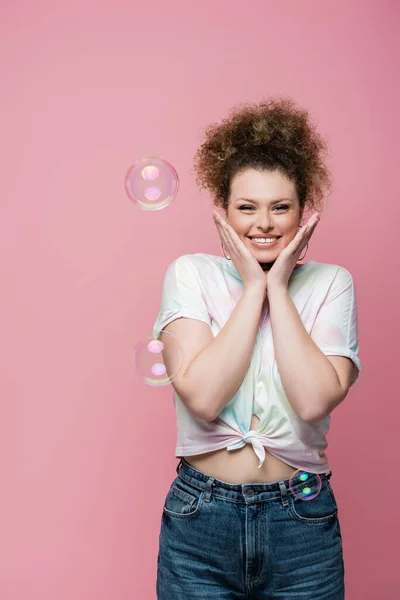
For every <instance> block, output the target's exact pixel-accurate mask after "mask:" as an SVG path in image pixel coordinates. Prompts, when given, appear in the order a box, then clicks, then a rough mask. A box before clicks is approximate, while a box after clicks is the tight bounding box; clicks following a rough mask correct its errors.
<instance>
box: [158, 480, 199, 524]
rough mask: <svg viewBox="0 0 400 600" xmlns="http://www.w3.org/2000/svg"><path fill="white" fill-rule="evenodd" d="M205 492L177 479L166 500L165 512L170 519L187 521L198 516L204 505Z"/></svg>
mask: <svg viewBox="0 0 400 600" xmlns="http://www.w3.org/2000/svg"><path fill="white" fill-rule="evenodd" d="M203 496H204V492H203V491H201V490H198V489H197V488H194V487H193V486H189V485H188V484H187V483H186V482H182V480H180V479H179V477H177V478H176V479H175V480H174V481H173V482H172V484H171V487H170V489H169V491H168V494H167V496H166V498H165V502H164V507H163V512H164V513H165V514H167V515H168V516H169V517H174V518H178V519H185V518H187V517H193V516H194V515H196V514H197V513H198V512H199V511H200V508H201V505H202V504H203Z"/></svg>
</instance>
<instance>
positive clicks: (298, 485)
mask: <svg viewBox="0 0 400 600" xmlns="http://www.w3.org/2000/svg"><path fill="white" fill-rule="evenodd" d="M289 487H290V491H291V492H292V494H293V496H295V497H296V498H298V499H299V500H312V499H313V498H315V497H316V496H318V494H319V493H320V491H321V487H322V482H321V477H320V476H319V475H318V473H307V472H306V471H302V470H301V469H299V470H297V471H295V472H294V473H293V474H292V476H291V477H290V479H289Z"/></svg>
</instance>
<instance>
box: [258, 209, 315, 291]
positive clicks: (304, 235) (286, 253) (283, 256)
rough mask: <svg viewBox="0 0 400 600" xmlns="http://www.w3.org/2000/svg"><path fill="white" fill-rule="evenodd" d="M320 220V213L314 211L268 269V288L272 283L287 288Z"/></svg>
mask: <svg viewBox="0 0 400 600" xmlns="http://www.w3.org/2000/svg"><path fill="white" fill-rule="evenodd" d="M319 221H320V216H319V213H314V214H313V215H312V217H311V218H310V219H309V220H308V222H307V223H306V225H304V227H301V228H300V229H299V231H298V232H297V234H296V235H295V237H294V238H293V239H292V241H291V242H290V243H289V244H288V245H287V246H286V248H284V249H283V250H282V252H281V253H280V254H279V256H278V258H277V259H276V261H275V262H274V264H273V265H272V267H271V268H270V270H269V271H268V274H267V282H268V283H267V289H268V288H270V286H271V285H272V286H278V287H279V286H284V287H285V288H287V286H288V282H289V278H290V275H291V274H292V272H293V269H294V267H295V266H296V263H297V261H298V260H299V256H300V255H301V253H302V252H303V250H304V248H305V247H306V245H307V243H308V241H309V240H310V238H311V236H312V234H313V233H314V230H315V228H316V226H317V224H318V223H319Z"/></svg>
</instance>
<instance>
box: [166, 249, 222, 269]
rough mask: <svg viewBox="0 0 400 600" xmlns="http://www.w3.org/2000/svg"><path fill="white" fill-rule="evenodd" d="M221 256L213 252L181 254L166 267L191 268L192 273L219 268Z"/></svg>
mask: <svg viewBox="0 0 400 600" xmlns="http://www.w3.org/2000/svg"><path fill="white" fill-rule="evenodd" d="M220 262H221V257H219V256H214V255H213V254H205V253H204V252H197V253H194V254H182V255H181V256H178V257H177V258H175V259H174V260H173V261H172V262H170V263H169V265H168V267H167V269H168V270H170V269H175V268H178V269H182V270H191V271H193V272H194V273H199V274H201V273H204V272H210V271H212V270H215V269H217V270H218V269H220Z"/></svg>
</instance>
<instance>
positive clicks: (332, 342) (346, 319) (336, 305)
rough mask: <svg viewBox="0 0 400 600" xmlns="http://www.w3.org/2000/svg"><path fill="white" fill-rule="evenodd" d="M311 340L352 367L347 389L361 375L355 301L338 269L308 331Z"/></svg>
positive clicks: (345, 276) (351, 283)
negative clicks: (343, 359)
mask: <svg viewBox="0 0 400 600" xmlns="http://www.w3.org/2000/svg"><path fill="white" fill-rule="evenodd" d="M310 336H311V338H312V339H313V340H314V342H315V343H316V344H317V346H318V347H319V348H320V349H321V350H322V352H323V353H324V354H325V355H327V356H329V355H331V356H332V355H335V356H347V357H348V358H350V359H351V360H352V361H353V363H354V368H353V379H352V382H351V386H352V385H354V384H355V383H356V381H358V379H359V377H360V374H361V370H362V367H361V362H360V359H359V357H358V352H359V347H358V316H357V298H356V289H355V284H354V281H353V277H352V276H351V274H350V273H349V271H347V269H345V268H344V267H339V269H338V270H337V272H336V275H335V278H334V280H333V282H332V284H331V286H330V288H329V291H328V293H327V294H326V297H325V299H324V302H323V304H322V305H321V307H320V309H319V311H318V314H317V317H316V319H315V321H314V325H313V327H312V330H311V333H310Z"/></svg>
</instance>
